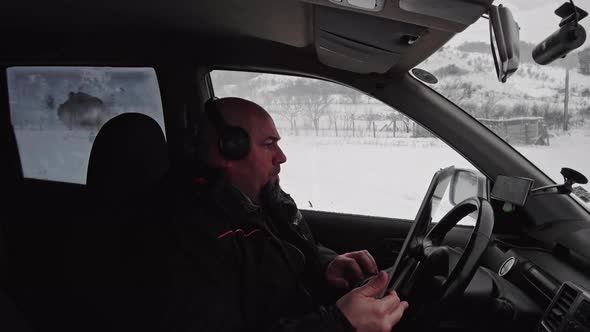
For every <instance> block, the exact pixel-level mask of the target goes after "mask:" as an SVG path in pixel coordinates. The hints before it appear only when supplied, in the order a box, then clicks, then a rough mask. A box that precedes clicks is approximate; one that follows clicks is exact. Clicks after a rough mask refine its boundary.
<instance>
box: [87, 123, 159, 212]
mask: <svg viewBox="0 0 590 332" xmlns="http://www.w3.org/2000/svg"><path fill="white" fill-rule="evenodd" d="M168 168H169V159H168V148H167V145H166V139H165V137H164V134H163V132H162V129H161V128H160V125H159V124H158V123H157V122H156V121H155V120H153V119H152V118H150V117H149V116H147V115H144V114H140V113H124V114H121V115H118V116H116V117H114V118H112V119H110V120H109V121H108V122H107V123H105V124H104V126H103V127H102V128H101V129H100V131H99V132H98V135H97V136H96V139H95V140H94V144H93V145H92V150H91V151H90V159H89V161H88V173H87V175H86V185H87V187H88V189H89V190H90V191H91V193H92V195H93V196H94V198H96V199H98V200H99V201H100V202H101V203H107V204H108V203H111V204H113V203H114V204H116V203H120V202H124V201H125V200H128V199H131V198H133V197H134V196H136V195H138V194H141V193H143V192H145V190H149V189H150V188H153V186H155V185H156V184H158V183H159V182H160V181H161V180H162V178H163V177H164V175H165V174H166V172H167V171H168Z"/></svg>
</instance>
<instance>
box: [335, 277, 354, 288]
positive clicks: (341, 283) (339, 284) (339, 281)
mask: <svg viewBox="0 0 590 332" xmlns="http://www.w3.org/2000/svg"><path fill="white" fill-rule="evenodd" d="M331 283H332V286H334V287H336V288H343V289H348V288H349V287H350V284H349V283H348V281H347V280H346V279H344V278H334V279H332V280H331Z"/></svg>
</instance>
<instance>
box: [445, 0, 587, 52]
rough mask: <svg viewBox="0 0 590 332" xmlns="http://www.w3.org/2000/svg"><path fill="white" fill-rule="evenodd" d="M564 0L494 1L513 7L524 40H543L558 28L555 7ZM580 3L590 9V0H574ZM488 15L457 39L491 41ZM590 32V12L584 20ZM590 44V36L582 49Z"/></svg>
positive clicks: (583, 22) (585, 26)
mask: <svg viewBox="0 0 590 332" xmlns="http://www.w3.org/2000/svg"><path fill="white" fill-rule="evenodd" d="M564 2H565V1H564V0H557V1H556V0H496V1H494V5H499V4H502V5H504V6H506V7H508V8H509V9H510V10H511V11H512V16H514V19H515V20H516V22H518V24H519V26H520V40H522V41H526V42H530V43H535V44H537V43H539V42H541V41H542V40H543V39H545V38H547V37H548V36H549V35H550V34H552V33H553V32H554V31H555V30H557V29H558V25H559V21H560V20H561V18H560V17H559V16H557V15H555V13H554V12H555V9H557V8H558V7H559V6H560V5H562V4H563V3H564ZM574 3H575V4H576V6H578V7H581V8H583V9H584V10H585V11H587V12H588V11H590V1H589V0H577V1H574ZM488 24H489V23H488V21H487V20H485V19H480V20H479V21H478V22H476V23H475V24H474V25H473V26H471V27H469V28H468V29H466V30H465V31H464V32H462V33H461V34H459V35H457V36H455V38H454V41H453V43H454V44H456V43H462V42H464V41H487V42H489V25H488ZM580 24H581V25H582V26H584V28H585V29H586V33H587V34H590V16H587V17H586V18H585V19H584V20H582V21H581V22H580ZM589 46H590V42H589V41H588V38H587V39H586V42H585V43H584V45H582V47H581V48H580V49H583V48H586V47H589Z"/></svg>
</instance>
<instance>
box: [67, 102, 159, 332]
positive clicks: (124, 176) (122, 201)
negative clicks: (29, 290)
mask: <svg viewBox="0 0 590 332" xmlns="http://www.w3.org/2000/svg"><path fill="white" fill-rule="evenodd" d="M168 160H169V159H168V149H167V144H166V140H165V137H164V134H163V132H162V130H161V129H160V126H159V125H158V123H157V122H156V121H155V120H153V119H151V118H150V117H148V116H146V115H143V114H138V113H125V114H121V115H118V116H116V117H114V118H112V119H111V120H109V121H108V122H107V123H105V125H104V126H103V127H102V128H101V129H100V131H99V133H98V135H97V136H96V139H95V141H94V145H93V146H92V150H91V153H90V160H89V163H88V174H87V187H88V190H89V199H90V202H89V217H88V218H87V219H85V220H81V221H80V222H79V223H77V224H76V225H74V226H73V227H72V229H73V231H72V238H71V242H70V244H71V248H70V249H69V250H67V252H68V256H69V257H68V258H67V259H66V260H67V263H66V265H67V267H66V273H65V275H66V277H67V278H69V281H68V284H69V285H70V289H71V292H70V298H71V305H72V306H71V307H70V308H69V311H70V312H71V313H72V315H71V316H73V317H74V318H73V319H71V322H70V326H71V327H72V328H71V329H72V330H80V331H129V330H136V329H137V330H144V331H145V328H143V329H141V328H140V327H141V326H143V327H145V324H146V323H145V322H148V319H147V318H148V317H150V315H149V314H147V313H146V311H147V310H148V308H146V306H142V302H143V299H145V298H146V297H147V296H148V295H146V294H149V293H147V292H146V291H145V290H142V289H143V286H142V280H140V279H139V278H138V276H141V274H142V273H141V271H140V270H139V267H138V266H139V262H140V261H141V262H143V261H150V257H148V256H149V255H148V254H146V253H145V251H143V248H144V247H145V244H144V242H145V241H146V240H145V239H146V234H154V233H157V232H155V231H152V228H150V227H152V226H153V225H159V223H160V222H163V221H165V220H164V218H162V217H161V215H159V214H158V211H159V210H163V209H162V208H161V207H160V205H161V204H160V203H161V201H162V200H161V197H163V196H164V194H163V193H162V190H161V189H162V183H163V182H164V178H165V176H166V174H167V172H168V168H169V161H168Z"/></svg>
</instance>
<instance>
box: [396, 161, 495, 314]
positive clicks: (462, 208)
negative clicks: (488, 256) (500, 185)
mask: <svg viewBox="0 0 590 332" xmlns="http://www.w3.org/2000/svg"><path fill="white" fill-rule="evenodd" d="M453 172H454V168H452V167H451V168H447V169H443V170H440V171H438V172H437V173H435V175H434V176H433V179H432V181H431V184H430V186H429V188H428V190H427V194H426V196H425V200H424V201H423V202H422V206H421V207H420V210H419V212H418V215H417V217H416V220H415V222H414V223H413V224H412V227H411V228H410V231H409V232H408V236H407V237H406V239H405V241H404V244H403V245H402V249H401V250H400V252H399V254H398V257H397V259H396V262H395V264H394V265H393V266H392V267H391V268H390V269H387V271H388V273H389V276H390V284H389V287H388V289H389V290H396V291H397V292H398V293H399V294H400V297H401V298H402V299H403V298H407V297H408V296H409V293H410V292H411V291H412V289H413V288H414V287H415V284H414V283H415V282H416V281H418V282H419V281H420V280H424V278H425V277H426V278H427V277H429V276H428V275H427V274H428V273H429V272H431V270H430V271H429V269H428V263H427V262H432V261H436V260H442V261H444V259H442V258H444V257H445V255H448V251H449V250H453V249H450V248H449V247H447V246H444V245H442V241H443V239H444V237H445V236H446V234H447V233H448V232H449V231H450V230H451V229H452V228H453V227H454V226H455V225H456V224H457V223H458V222H459V221H460V220H461V219H462V218H463V217H465V216H467V215H469V214H471V213H473V212H475V211H477V220H476V222H475V225H474V228H473V231H472V233H471V236H470V238H469V241H468V243H467V245H466V247H465V250H464V251H463V253H462V254H461V256H460V258H459V260H458V261H457V263H456V264H455V266H454V267H452V268H450V272H449V273H448V275H447V277H446V279H444V278H443V279H442V280H439V282H440V285H439V286H440V288H439V290H438V292H434V294H430V295H429V296H430V299H429V301H430V302H429V303H435V304H437V305H439V306H442V305H444V303H446V302H447V301H450V300H452V299H454V298H456V297H458V296H460V295H461V294H462V293H463V292H464V291H465V289H466V288H467V286H468V285H469V282H470V281H471V279H472V278H473V275H474V274H475V271H476V270H477V268H478V266H479V264H478V262H479V259H480V258H481V256H482V255H483V253H484V251H485V250H486V248H487V246H488V244H489V241H490V237H491V235H492V230H493V226H494V214H493V209H492V207H491V205H490V203H489V202H488V201H487V200H485V199H483V198H480V197H475V196H473V197H469V198H467V199H465V200H464V201H462V202H460V203H459V204H457V205H456V206H455V207H453V209H451V210H450V211H449V212H448V213H447V214H446V215H445V216H444V217H443V218H442V219H441V220H440V221H439V222H438V223H437V224H435V225H434V226H433V227H432V228H431V229H430V231H428V227H429V226H430V221H431V220H430V214H431V200H432V197H433V194H434V192H435V189H436V188H437V186H438V185H439V184H441V183H444V182H443V181H448V180H450V177H449V174H450V175H452V174H453ZM446 257H447V260H448V256H446ZM443 263H445V262H443ZM446 263H448V261H447V262H446ZM421 264H422V270H420V269H419V267H420V265H421ZM421 273H422V274H421ZM424 273H426V276H425V275H424ZM422 304H423V303H412V304H411V306H413V307H420V306H421V305H422ZM429 320H430V322H432V321H433V320H434V319H433V317H432V316H430V317H429Z"/></svg>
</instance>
